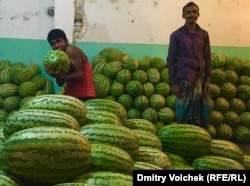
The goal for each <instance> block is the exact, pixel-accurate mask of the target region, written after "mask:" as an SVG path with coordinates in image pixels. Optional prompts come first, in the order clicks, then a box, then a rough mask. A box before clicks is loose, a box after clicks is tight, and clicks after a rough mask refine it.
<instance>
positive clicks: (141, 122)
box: [124, 118, 156, 134]
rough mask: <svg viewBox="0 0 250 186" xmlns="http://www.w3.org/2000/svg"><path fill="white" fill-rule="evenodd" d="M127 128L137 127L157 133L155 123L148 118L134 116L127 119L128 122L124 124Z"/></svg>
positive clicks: (136, 128)
mask: <svg viewBox="0 0 250 186" xmlns="http://www.w3.org/2000/svg"><path fill="white" fill-rule="evenodd" d="M124 126H125V127H127V128H130V129H135V130H145V131H148V132H151V133H152V134H156V128H155V125H154V124H153V123H152V122H151V121H149V120H146V119H140V118H134V119H127V122H126V123H125V125H124Z"/></svg>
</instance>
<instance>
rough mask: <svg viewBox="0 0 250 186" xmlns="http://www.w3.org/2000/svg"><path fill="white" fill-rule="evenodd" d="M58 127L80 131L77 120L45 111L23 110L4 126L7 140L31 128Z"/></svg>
mask: <svg viewBox="0 0 250 186" xmlns="http://www.w3.org/2000/svg"><path fill="white" fill-rule="evenodd" d="M38 126H48V127H49V126H58V127H67V128H72V129H75V130H78V131H80V125H79V123H78V122H77V120H76V119H75V118H74V117H72V116H70V115H69V114H66V113H64V112H60V111H56V110H43V109H22V110H18V111H16V112H13V113H11V114H9V116H8V118H7V119H6V121H5V124H4V126H3V129H4V130H3V132H4V135H5V137H6V138H8V137H9V136H10V135H11V134H13V133H15V132H17V131H20V130H23V129H26V128H31V127H38Z"/></svg>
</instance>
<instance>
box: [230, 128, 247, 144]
mask: <svg viewBox="0 0 250 186" xmlns="http://www.w3.org/2000/svg"><path fill="white" fill-rule="evenodd" d="M232 139H233V140H234V141H235V142H237V143H240V144H248V143H250V130H249V128H248V127H246V126H244V125H238V126H236V127H235V128H233V137H232Z"/></svg>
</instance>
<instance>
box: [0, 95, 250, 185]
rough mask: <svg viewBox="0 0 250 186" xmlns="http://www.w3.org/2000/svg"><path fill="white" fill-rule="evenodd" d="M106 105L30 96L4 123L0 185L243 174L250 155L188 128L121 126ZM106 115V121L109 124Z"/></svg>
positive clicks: (115, 110)
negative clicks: (155, 173)
mask: <svg viewBox="0 0 250 186" xmlns="http://www.w3.org/2000/svg"><path fill="white" fill-rule="evenodd" d="M127 114H128V113H127V110H126V109H125V108H124V107H123V106H122V105H121V104H119V103H117V102H116V101H113V100H109V99H102V98H96V99H91V100H87V101H85V102H82V101H80V100H78V99H77V98H74V97H71V96H67V95H56V94H47V95H39V96H36V97H33V98H32V99H31V100H29V101H27V102H26V103H25V104H24V105H22V106H21V107H20V109H19V110H18V111H16V112H13V114H11V115H9V116H8V119H7V120H6V122H5V125H4V127H3V129H4V130H3V131H4V136H5V139H4V140H3V141H2V142H0V149H1V150H0V182H1V183H4V184H9V185H15V186H22V185H29V186H33V185H34V186H69V185H99V186H108V185H124V186H132V185H133V171H134V170H249V169H250V155H247V154H244V153H243V151H242V150H241V149H240V148H239V146H238V145H237V144H235V143H233V142H230V141H228V140H222V139H212V137H211V135H210V133H209V132H208V131H207V130H205V129H203V128H201V127H199V126H195V125H190V124H176V123H172V124H171V125H170V124H169V125H165V126H164V127H162V128H161V129H159V130H157V129H156V126H155V125H154V124H153V123H152V122H150V121H149V120H146V119H128V118H127ZM110 116H112V117H110Z"/></svg>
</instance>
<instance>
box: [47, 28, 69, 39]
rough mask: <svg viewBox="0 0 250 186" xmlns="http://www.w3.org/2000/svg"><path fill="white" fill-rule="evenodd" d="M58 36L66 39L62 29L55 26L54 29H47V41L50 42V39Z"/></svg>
mask: <svg viewBox="0 0 250 186" xmlns="http://www.w3.org/2000/svg"><path fill="white" fill-rule="evenodd" d="M58 38H63V39H67V36H66V34H65V32H64V31H63V30H61V29H58V28H56V29H52V30H50V31H49V33H48V36H47V41H48V42H49V43H51V41H52V40H54V39H58Z"/></svg>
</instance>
